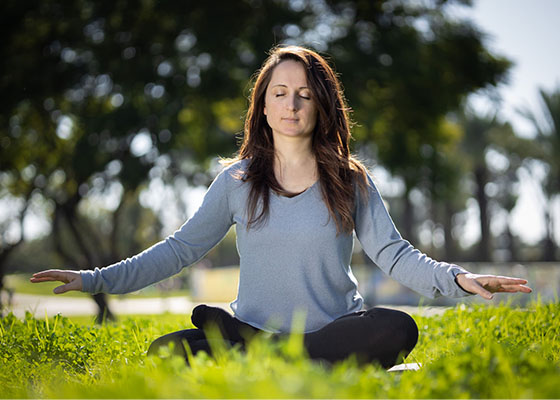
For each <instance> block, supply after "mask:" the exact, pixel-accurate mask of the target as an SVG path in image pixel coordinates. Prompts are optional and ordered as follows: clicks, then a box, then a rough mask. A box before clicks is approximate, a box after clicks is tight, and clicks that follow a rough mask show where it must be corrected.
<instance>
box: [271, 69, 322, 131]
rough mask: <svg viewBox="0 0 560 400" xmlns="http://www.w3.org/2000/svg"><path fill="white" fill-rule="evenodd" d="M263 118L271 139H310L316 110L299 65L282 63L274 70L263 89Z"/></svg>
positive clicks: (304, 75)
mask: <svg viewBox="0 0 560 400" xmlns="http://www.w3.org/2000/svg"><path fill="white" fill-rule="evenodd" d="M264 114H265V115H266V121H267V122H268V125H269V126H270V128H271V129H272V134H273V137H275V138H276V137H278V136H286V137H310V136H311V134H312V132H313V129H314V128H315V124H316V122H317V107H316V106H315V102H314V101H313V99H312V98H311V89H310V88H309V87H308V86H307V76H306V74H305V69H304V66H303V65H302V64H301V63H299V62H297V61H292V60H286V61H282V62H281V63H280V64H278V65H277V66H276V67H275V68H274V70H273V71H272V76H271V78H270V82H269V84H268V87H267V88H266V93H265V106H264Z"/></svg>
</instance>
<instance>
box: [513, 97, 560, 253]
mask: <svg viewBox="0 0 560 400" xmlns="http://www.w3.org/2000/svg"><path fill="white" fill-rule="evenodd" d="M539 94H540V100H541V103H542V115H541V117H539V116H537V114H535V113H534V112H532V111H531V110H528V109H525V110H522V111H520V112H521V114H522V115H523V116H525V117H526V118H527V119H528V120H529V121H531V122H532V124H533V126H534V128H535V131H536V137H535V141H536V143H537V144H538V145H539V147H540V149H541V152H540V153H541V161H542V162H544V163H545V164H546V166H547V169H548V171H547V174H546V177H545V178H544V181H543V183H542V189H543V192H544V195H545V198H546V204H545V205H544V207H543V210H544V218H545V224H546V237H545V240H544V253H543V260H545V261H554V260H556V247H557V245H556V241H555V240H554V218H553V215H554V213H553V207H554V200H555V198H556V197H557V196H558V195H559V194H560V87H558V88H556V89H555V90H552V91H550V92H546V91H545V90H544V89H539ZM529 172H531V170H529Z"/></svg>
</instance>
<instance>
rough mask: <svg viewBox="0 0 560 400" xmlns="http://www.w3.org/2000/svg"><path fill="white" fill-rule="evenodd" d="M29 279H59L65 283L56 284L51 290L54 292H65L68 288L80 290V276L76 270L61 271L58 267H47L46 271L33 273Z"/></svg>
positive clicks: (34, 280) (36, 280) (35, 281)
mask: <svg viewBox="0 0 560 400" xmlns="http://www.w3.org/2000/svg"><path fill="white" fill-rule="evenodd" d="M30 281H31V282H32V283H39V282H52V281H60V282H64V283H65V285H61V286H57V287H55V288H54V290H53V292H54V293H55V294H61V293H66V292H68V291H70V290H78V291H81V290H82V277H81V276H80V273H79V272H78V271H63V270H60V269H49V270H47V271H41V272H37V273H36V274H33V276H32V277H31V279H30Z"/></svg>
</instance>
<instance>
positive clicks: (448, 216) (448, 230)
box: [443, 202, 458, 261]
mask: <svg viewBox="0 0 560 400" xmlns="http://www.w3.org/2000/svg"><path fill="white" fill-rule="evenodd" d="M453 215H454V210H453V207H452V206H451V205H450V204H449V202H445V203H444V206H443V232H444V235H445V246H444V253H445V254H444V259H445V261H457V258H458V254H457V246H456V243H455V239H454V238H453Z"/></svg>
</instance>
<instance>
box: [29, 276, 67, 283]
mask: <svg viewBox="0 0 560 400" xmlns="http://www.w3.org/2000/svg"><path fill="white" fill-rule="evenodd" d="M59 280H60V279H57V278H53V277H50V276H45V277H43V278H34V277H33V278H30V279H29V281H30V282H31V283H39V282H50V281H59Z"/></svg>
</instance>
